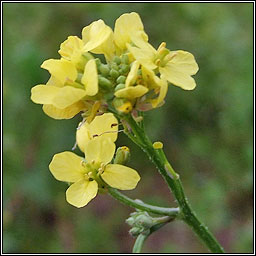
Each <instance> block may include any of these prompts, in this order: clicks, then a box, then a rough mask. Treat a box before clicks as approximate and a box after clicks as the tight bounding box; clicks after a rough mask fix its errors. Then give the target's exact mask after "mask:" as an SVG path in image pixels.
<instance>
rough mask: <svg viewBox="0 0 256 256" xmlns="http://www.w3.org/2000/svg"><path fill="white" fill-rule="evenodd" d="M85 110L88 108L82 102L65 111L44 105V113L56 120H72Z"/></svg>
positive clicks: (64, 109)
mask: <svg viewBox="0 0 256 256" xmlns="http://www.w3.org/2000/svg"><path fill="white" fill-rule="evenodd" d="M85 108H86V106H85V105H84V103H83V102H82V101H78V102H76V103H74V104H72V105H70V106H68V107H66V108H63V109H60V108H56V107H55V106H53V105H43V111H44V113H45V114H46V115H48V116H50V117H51V118H54V119H70V118H72V117H74V116H75V115H76V114H78V113H79V112H80V111H82V110H84V109H85Z"/></svg>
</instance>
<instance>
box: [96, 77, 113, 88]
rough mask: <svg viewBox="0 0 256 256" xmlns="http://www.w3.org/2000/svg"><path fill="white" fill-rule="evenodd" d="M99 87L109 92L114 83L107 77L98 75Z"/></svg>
mask: <svg viewBox="0 0 256 256" xmlns="http://www.w3.org/2000/svg"><path fill="white" fill-rule="evenodd" d="M98 79H99V85H100V87H102V88H103V89H107V90H109V89H110V88H111V87H112V83H111V82H110V81H109V80H108V79H107V78H105V77H103V76H101V75H98Z"/></svg>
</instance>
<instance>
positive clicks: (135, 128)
mask: <svg viewBox="0 0 256 256" xmlns="http://www.w3.org/2000/svg"><path fill="white" fill-rule="evenodd" d="M119 118H120V119H123V120H125V122H126V123H127V124H128V125H129V128H130V131H129V130H126V133H128V137H132V138H133V139H132V140H133V141H134V142H135V143H136V144H137V145H138V146H139V147H140V148H141V149H142V150H143V151H144V152H145V153H146V154H147V155H148V157H149V159H150V160H151V161H152V162H153V164H154V165H155V166H156V167H157V169H158V171H159V173H160V174H161V176H162V177H163V178H164V180H165V181H166V183H167V185H168V187H169V189H170V190H171V192H172V193H173V195H174V196H175V198H176V200H177V203H178V205H179V208H180V218H181V219H182V220H183V221H184V222H185V223H187V224H188V225H189V226H190V227H191V228H192V230H193V231H194V232H195V233H196V234H197V235H198V237H199V238H200V239H201V241H202V242H203V243H204V244H205V245H206V246H207V248H208V249H209V250H210V251H211V252H213V253H224V250H223V248H222V247H221V245H220V244H219V243H218V242H217V240H216V238H215V237H214V236H213V234H212V233H211V232H210V231H209V230H208V228H207V227H206V226H205V225H204V224H203V223H202V222H200V221H199V220H198V218H197V217H196V215H195V213H194V211H193V210H192V209H191V207H190V205H189V203H188V199H187V197H186V195H185V193H184V189H183V186H182V183H181V180H180V178H179V175H178V174H177V173H176V172H175V171H174V169H173V168H172V166H171V164H170V163H169V162H168V160H167V158H166V156H165V154H164V152H163V150H162V149H155V148H154V147H153V144H152V142H151V141H150V139H149V138H148V136H147V135H146V133H145V131H144V129H142V128H141V126H140V125H138V123H137V122H136V121H135V120H134V119H133V117H132V116H131V115H122V116H120V115H119Z"/></svg>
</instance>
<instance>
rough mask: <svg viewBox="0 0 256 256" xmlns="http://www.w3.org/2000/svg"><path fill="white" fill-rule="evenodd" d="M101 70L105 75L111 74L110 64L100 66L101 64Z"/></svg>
mask: <svg viewBox="0 0 256 256" xmlns="http://www.w3.org/2000/svg"><path fill="white" fill-rule="evenodd" d="M99 71H100V72H101V74H102V75H103V76H105V77H106V76H108V74H109V71H110V70H109V67H108V65H106V64H101V65H100V66H99Z"/></svg>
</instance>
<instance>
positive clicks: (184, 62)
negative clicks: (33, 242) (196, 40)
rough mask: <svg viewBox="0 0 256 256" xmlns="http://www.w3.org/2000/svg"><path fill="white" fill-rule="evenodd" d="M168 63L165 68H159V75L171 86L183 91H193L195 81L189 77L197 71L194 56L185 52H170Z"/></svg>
mask: <svg viewBox="0 0 256 256" xmlns="http://www.w3.org/2000/svg"><path fill="white" fill-rule="evenodd" d="M169 57H170V61H168V63H167V64H166V66H165V67H159V71H160V73H161V74H162V75H163V76H164V77H165V78H166V79H167V80H168V81H169V82H170V83H172V84H174V85H176V86H179V87H181V88H182V89H184V90H193V89H194V88H195V87H196V83H195V80H194V79H193V78H192V77H191V75H194V74H196V73H197V71H198V65H197V63H196V61H195V58H194V56H193V55H192V54H191V53H189V52H185V51H173V52H170V55H169Z"/></svg>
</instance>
